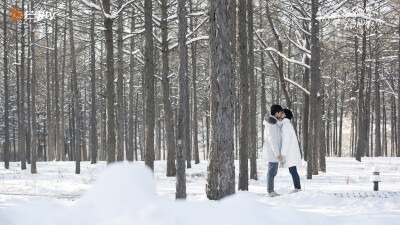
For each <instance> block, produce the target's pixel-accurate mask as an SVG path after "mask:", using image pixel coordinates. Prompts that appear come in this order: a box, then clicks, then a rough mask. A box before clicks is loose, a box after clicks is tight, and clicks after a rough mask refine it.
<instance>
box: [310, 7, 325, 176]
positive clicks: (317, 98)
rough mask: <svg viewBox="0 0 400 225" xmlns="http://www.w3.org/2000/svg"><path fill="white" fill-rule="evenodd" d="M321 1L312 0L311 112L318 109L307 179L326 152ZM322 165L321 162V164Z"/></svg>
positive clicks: (312, 120)
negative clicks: (323, 129)
mask: <svg viewBox="0 0 400 225" xmlns="http://www.w3.org/2000/svg"><path fill="white" fill-rule="evenodd" d="M318 7H319V3H318V0H312V1H311V69H310V70H311V71H310V72H311V89H310V112H311V109H313V111H315V110H316V111H317V112H319V113H316V115H315V116H310V117H309V118H310V132H309V146H308V148H309V149H308V150H309V151H308V154H307V162H308V163H307V179H312V175H316V174H318V171H317V170H316V166H317V165H318V163H317V162H318V155H319V154H321V153H322V154H324V157H325V149H323V151H321V149H322V145H323V144H324V143H323V141H324V138H323V136H324V132H321V127H322V126H321V125H322V122H323V121H322V114H323V109H322V98H323V97H322V92H321V88H322V87H321V77H320V76H321V75H320V45H319V22H318V20H317V13H318ZM319 165H320V167H321V163H320V164H319Z"/></svg>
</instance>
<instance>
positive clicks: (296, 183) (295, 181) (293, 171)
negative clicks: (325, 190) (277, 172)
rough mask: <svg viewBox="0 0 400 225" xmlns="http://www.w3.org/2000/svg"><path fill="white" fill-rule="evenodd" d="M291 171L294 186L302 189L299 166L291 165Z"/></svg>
mask: <svg viewBox="0 0 400 225" xmlns="http://www.w3.org/2000/svg"><path fill="white" fill-rule="evenodd" d="M289 172H290V174H291V175H292V179H293V184H294V188H296V189H301V185H300V177H299V174H298V173H297V168H296V167H295V166H292V167H289Z"/></svg>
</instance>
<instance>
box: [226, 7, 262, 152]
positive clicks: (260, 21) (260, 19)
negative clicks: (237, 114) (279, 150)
mask: <svg viewBox="0 0 400 225" xmlns="http://www.w3.org/2000/svg"><path fill="white" fill-rule="evenodd" d="M262 2H263V1H260V3H259V4H260V12H262V10H263V6H262ZM235 13H236V12H235ZM259 16H260V17H259V23H260V28H262V27H263V14H262V13H260V14H259ZM233 38H234V37H233ZM260 38H261V39H262V38H263V33H260ZM234 39H235V38H234ZM260 54H261V56H260V61H261V62H260V63H261V65H260V67H261V102H260V106H261V118H260V121H263V120H264V116H265V114H266V113H267V109H266V105H267V100H266V88H265V76H266V75H265V71H264V65H265V60H264V51H261V53H260ZM264 128H265V125H264V123H262V122H261V139H264ZM263 146H264V141H262V147H263Z"/></svg>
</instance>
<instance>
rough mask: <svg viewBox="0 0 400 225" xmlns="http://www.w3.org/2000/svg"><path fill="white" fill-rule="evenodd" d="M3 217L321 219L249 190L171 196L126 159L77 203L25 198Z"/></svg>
mask: <svg viewBox="0 0 400 225" xmlns="http://www.w3.org/2000/svg"><path fill="white" fill-rule="evenodd" d="M322 217H323V216H322ZM0 218H1V220H2V222H4V223H2V224H8V225H13V224H19V225H20V224H24V225H28V224H34V225H39V224H40V225H46V224H61V225H63V224H65V225H67V224H68V225H75V224H76V225H78V224H146V225H161V224H162V225H184V224H185V225H186V224H190V225H197V224H198V225H204V224H209V225H214V224H215V225H217V224H218V225H221V224H230V225H244V224H252V225H258V224H260V225H261V224H262V225H265V224H270V225H274V224H281V225H282V224H283V225H285V224H288V225H289V224H290V225H292V224H298V225H301V224H307V225H310V224H319V222H318V221H321V220H315V217H314V219H313V220H312V221H311V220H310V219H309V218H312V217H310V216H309V215H307V214H306V213H304V212H298V211H296V210H294V209H293V208H291V207H290V206H287V205H286V206H285V205H282V206H280V207H277V206H272V205H266V204H261V203H259V202H256V200H255V195H254V194H251V193H247V192H238V193H237V194H236V195H234V196H232V197H228V198H225V199H223V200H221V201H219V202H214V201H208V202H188V201H173V200H169V199H166V198H163V197H160V196H157V195H156V193H155V182H154V179H153V174H152V172H151V171H150V169H148V168H147V167H145V166H144V165H137V164H126V163H125V164H122V163H121V164H119V163H115V164H112V165H110V166H108V167H107V169H106V170H104V171H103V173H102V174H101V175H100V176H99V179H98V180H97V181H96V182H95V184H94V185H93V187H92V188H91V189H90V190H88V191H87V192H86V193H85V194H84V195H83V197H82V198H81V199H80V200H79V201H78V202H77V203H76V204H75V205H74V206H62V205H59V204H56V203H55V202H54V201H52V200H39V201H33V202H28V203H26V202H25V203H19V204H17V206H15V207H12V208H11V209H6V210H3V211H1V212H0ZM330 220H332V218H330ZM330 222H332V221H330Z"/></svg>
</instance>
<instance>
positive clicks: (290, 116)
mask: <svg viewBox="0 0 400 225" xmlns="http://www.w3.org/2000/svg"><path fill="white" fill-rule="evenodd" d="M283 112H284V113H285V115H286V118H288V119H289V120H291V119H292V118H293V113H292V111H290V109H284V110H283Z"/></svg>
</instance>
